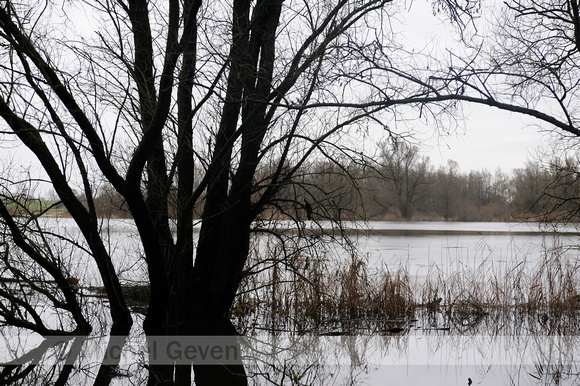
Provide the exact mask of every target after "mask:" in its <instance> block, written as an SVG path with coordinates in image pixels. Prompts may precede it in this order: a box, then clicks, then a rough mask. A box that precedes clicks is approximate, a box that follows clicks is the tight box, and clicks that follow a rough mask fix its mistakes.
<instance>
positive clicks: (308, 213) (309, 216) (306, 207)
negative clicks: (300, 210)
mask: <svg viewBox="0 0 580 386" xmlns="http://www.w3.org/2000/svg"><path fill="white" fill-rule="evenodd" d="M304 210H305V211H306V218H307V219H308V220H312V206H311V205H310V203H309V202H308V201H306V199H304Z"/></svg>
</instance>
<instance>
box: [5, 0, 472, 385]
mask: <svg viewBox="0 0 580 386" xmlns="http://www.w3.org/2000/svg"><path fill="white" fill-rule="evenodd" d="M438 4H439V3H438ZM439 5H440V6H441V7H443V9H445V10H446V11H448V12H450V15H451V17H452V19H454V20H456V21H458V20H459V19H460V17H461V16H462V15H463V13H464V12H466V11H469V7H463V8H462V7H460V6H458V5H457V4H453V5H451V4H450V3H446V2H441V3H440V4H439ZM399 11H400V8H398V5H397V3H396V2H393V1H391V0H368V1H347V0H337V1H319V2H314V3H313V2H308V1H304V2H301V1H292V2H284V1H282V0H275V1H262V0H258V1H249V0H235V1H233V2H227V3H224V2H207V3H202V1H201V0H184V1H178V0H170V1H167V2H160V1H146V0H127V1H108V0H99V1H90V2H89V1H87V2H67V1H62V2H50V1H46V2H44V1H32V0H31V1H20V2H13V1H3V2H1V3H0V55H1V57H2V60H1V63H2V64H0V116H1V117H2V119H3V124H2V126H1V127H2V129H1V130H2V136H3V139H5V140H14V141H16V142H18V143H20V144H21V145H24V146H25V147H26V148H27V149H28V150H29V151H30V152H31V153H32V154H33V159H34V162H36V165H38V166H39V167H40V168H42V170H43V173H44V174H42V176H45V177H42V178H45V179H46V181H47V182H48V183H49V184H50V185H51V186H52V187H53V188H54V190H55V191H56V194H57V195H58V199H59V202H56V203H54V205H62V206H63V207H64V208H65V209H66V211H67V213H68V214H69V215H70V216H71V217H72V221H73V222H74V224H75V227H76V229H77V231H78V233H79V234H80V235H81V238H80V239H72V238H70V237H69V236H68V235H67V234H60V233H59V229H52V230H50V232H51V235H54V236H56V237H58V238H59V240H61V241H63V242H64V243H65V244H66V245H67V246H68V248H70V249H71V250H72V252H70V251H69V256H73V257H72V258H69V259H68V260H67V259H63V254H62V253H59V252H57V251H54V250H53V249H51V245H52V242H51V241H50V240H49V239H48V238H47V237H45V235H46V232H49V231H48V230H47V228H46V222H45V221H42V219H41V218H40V215H41V214H42V213H44V211H45V210H46V209H47V208H46V207H43V208H39V210H32V209H31V207H30V205H29V204H28V201H27V200H28V199H29V198H30V197H32V196H34V189H33V188H30V187H29V188H27V189H25V191H24V192H22V194H20V193H18V192H17V189H16V187H17V186H19V184H18V181H23V180H24V181H28V180H30V179H29V178H23V177H21V176H15V177H14V178H4V179H3V180H2V194H3V197H4V198H3V199H2V200H0V215H1V216H2V219H3V221H2V230H3V232H2V234H3V235H4V240H3V242H4V243H5V244H4V245H7V246H8V245H10V248H8V247H7V248H5V250H4V251H3V256H4V258H3V259H2V264H3V267H2V273H3V275H4V274H5V275H4V276H5V277H7V278H8V279H9V280H4V282H3V283H7V282H9V281H11V280H12V281H14V282H16V283H18V284H19V283H22V282H24V281H26V280H27V281H26V282H27V283H28V285H29V287H30V288H31V289H32V290H33V291H37V292H39V293H40V294H41V295H42V296H44V299H45V303H44V305H43V308H42V309H38V308H35V307H34V306H33V305H31V303H30V302H29V301H28V300H27V299H26V298H23V295H22V294H23V293H28V291H16V290H14V287H13V286H7V285H5V286H3V287H2V288H3V289H2V290H1V291H0V323H2V324H5V325H13V326H19V327H23V328H28V329H30V330H33V331H36V332H38V333H40V334H43V335H48V334H87V333H89V332H90V331H91V329H92V328H93V327H94V326H93V325H92V323H90V318H89V317H88V316H87V315H88V313H89V311H88V308H87V307H86V306H85V304H84V303H83V301H82V298H80V297H79V296H77V294H76V292H75V291H76V289H75V286H76V283H75V280H74V277H72V276H71V273H70V265H69V264H70V260H71V259H72V260H74V259H75V257H74V256H75V253H79V254H80V253H82V254H86V255H89V256H90V258H91V259H92V262H93V263H94V264H95V265H96V267H97V271H98V277H99V280H100V281H102V285H103V286H104V288H105V292H106V295H107V299H108V304H109V309H110V317H111V320H112V334H126V333H128V332H129V330H130V328H131V325H132V315H131V312H130V310H129V308H128V307H127V302H126V298H125V295H126V294H124V293H123V288H122V286H121V282H120V279H119V269H120V268H119V267H118V266H117V265H116V263H115V262H114V261H113V259H112V257H111V249H110V247H109V243H108V239H107V234H106V229H105V227H103V226H101V225H102V224H101V222H100V219H99V216H98V214H97V203H96V202H95V199H96V197H97V196H98V195H99V193H100V192H99V187H100V186H106V187H107V188H106V189H109V190H110V187H112V188H113V190H114V191H115V192H116V193H117V194H118V195H120V196H121V197H122V198H123V200H124V205H126V210H128V212H129V213H130V215H131V216H132V218H133V221H134V224H135V226H136V229H137V233H138V235H139V241H140V248H139V250H138V251H136V252H135V254H142V256H143V259H144V261H145V265H146V269H147V277H148V284H149V286H150V291H151V296H150V302H149V305H148V309H147V314H146V317H145V320H144V330H145V333H146V334H147V335H149V336H155V335H229V334H235V330H234V328H233V325H232V324H231V322H230V320H229V318H228V312H229V310H230V307H231V305H232V302H233V300H234V298H235V296H236V292H237V290H238V286H239V284H240V282H241V280H242V279H243V277H244V275H245V274H246V273H247V272H246V271H245V270H244V267H245V264H246V261H247V258H248V254H249V248H250V238H251V230H252V224H253V221H254V220H255V219H256V218H257V217H258V216H260V215H262V217H263V215H264V214H265V213H271V214H272V213H276V211H277V210H279V209H280V208H289V207H290V209H289V210H286V211H284V216H285V217H286V218H294V219H295V220H296V221H297V222H300V221H302V217H303V216H302V214H299V213H304V211H306V213H307V214H308V212H309V211H310V210H313V211H317V212H318V213H327V212H328V210H325V209H324V208H322V207H321V206H319V205H317V204H316V203H307V202H305V200H304V199H305V197H307V196H308V193H307V191H308V190H307V189H305V188H304V187H303V186H302V187H301V185H300V178H298V177H299V176H298V174H299V173H300V170H303V169H302V168H303V166H304V165H305V164H306V163H307V162H308V161H309V160H312V159H331V160H333V161H332V162H333V163H335V164H336V163H343V162H344V163H353V162H354V164H359V163H362V162H364V161H365V160H366V158H365V156H364V155H362V152H361V151H362V150H364V146H363V145H364V144H363V143H362V142H361V139H362V138H364V136H365V133H366V130H367V129H368V127H371V126H375V127H379V128H382V129H383V130H385V131H386V132H387V133H388V134H389V135H391V136H392V135H396V133H395V129H396V122H397V119H399V118H400V117H401V116H402V115H401V114H405V113H407V112H409V111H410V110H408V109H403V110H399V109H398V107H399V106H411V107H417V108H418V110H417V111H420V113H418V114H417V115H420V116H421V117H426V116H428V114H430V113H433V114H437V113H438V112H439V111H440V110H441V109H443V110H445V109H447V108H449V107H453V106H450V104H449V100H451V99H453V98H452V96H453V95H455V94H456V91H457V90H452V91H451V92H450V91H449V90H447V88H446V89H445V90H446V91H445V90H443V88H437V87H435V86H433V85H432V84H430V78H426V77H425V76H424V73H423V72H422V71H419V70H417V71H415V70H412V67H410V65H412V64H418V63H419V62H413V55H412V54H411V53H409V52H406V51H405V50H403V48H402V47H401V46H399V45H398V44H396V41H395V40H394V39H393V34H394V33H395V31H393V30H391V27H392V26H393V25H395V24H396V20H392V19H391V16H392V15H393V14H395V13H396V12H399ZM439 81H441V80H439ZM451 82H456V81H455V80H454V79H449V80H447V82H444V85H445V86H446V87H447V86H448V85H449V83H451ZM427 103H428V104H429V109H427V108H426V107H425V106H427V105H426V104H427ZM337 160H338V161H337ZM347 169H348V167H344V170H347ZM264 170H267V171H269V172H268V173H266V174H264ZM289 186H292V187H293V188H292V189H288V187H289ZM288 192H291V194H290V195H289V193H288ZM319 200H321V202H324V200H323V199H322V198H320V199H319ZM15 208H16V209H18V210H15ZM333 210H334V209H333ZM195 211H199V212H200V213H201V229H200V231H199V237H198V238H194V229H193V223H194V222H193V217H194V216H193V214H194V213H195ZM172 213H173V214H175V215H174V216H172V215H171V214H172ZM272 216H273V217H274V215H272ZM326 217H328V218H334V219H340V215H337V216H335V215H332V216H330V215H327V216H326ZM263 224H267V223H265V222H263ZM43 232H45V233H43ZM138 257H139V256H134V258H135V259H137V258H138ZM14 262H18V263H19V264H21V265H22V266H20V267H15V266H14ZM30 267H32V268H30ZM30 272H35V275H36V276H34V277H33V278H32V279H26V278H30V277H31V276H30V274H29V273H30ZM47 281H51V282H52V283H53V284H54V285H53V286H52V287H51V288H45V287H41V286H40V285H39V284H38V283H41V282H45V283H46V282H47ZM46 304H48V305H49V306H50V307H47V306H46ZM47 310H48V311H47ZM47 312H50V313H54V314H57V315H60V316H59V317H57V318H54V320H58V321H62V320H64V319H66V318H68V320H69V321H70V322H69V323H68V324H67V323H60V324H58V325H55V324H54V323H53V322H52V319H51V318H45V317H44V316H45V314H46V313H47ZM51 323H52V324H51ZM194 370H195V375H196V382H198V383H199V384H219V383H220V382H221V383H222V384H235V383H242V384H243V383H245V382H246V380H245V378H244V377H243V374H244V370H243V368H241V367H240V366H237V367H232V368H229V369H225V370H223V369H221V370H220V369H219V368H217V366H214V367H212V368H211V369H210V368H208V367H200V366H198V367H194ZM155 371H156V374H155V380H160V381H163V380H167V381H169V382H171V381H172V380H173V379H174V380H175V382H177V383H182V382H183V383H187V382H188V380H189V377H190V369H189V368H185V369H183V368H178V371H176V372H174V369H173V367H172V366H166V367H161V368H158V369H155ZM220 371H221V372H220ZM236 375H242V376H236ZM152 379H153V378H150V381H151V382H154V381H155V380H152Z"/></svg>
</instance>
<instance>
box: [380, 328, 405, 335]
mask: <svg viewBox="0 0 580 386" xmlns="http://www.w3.org/2000/svg"><path fill="white" fill-rule="evenodd" d="M403 331H405V329H404V328H403V327H391V328H387V329H386V330H383V332H386V333H388V334H399V333H401V332H403Z"/></svg>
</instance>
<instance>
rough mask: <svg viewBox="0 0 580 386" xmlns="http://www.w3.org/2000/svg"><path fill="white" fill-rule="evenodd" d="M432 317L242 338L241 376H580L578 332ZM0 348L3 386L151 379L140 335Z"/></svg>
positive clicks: (358, 380) (535, 379) (431, 380)
mask: <svg viewBox="0 0 580 386" xmlns="http://www.w3.org/2000/svg"><path fill="white" fill-rule="evenodd" d="M429 318H430V317H429V316H427V315H425V318H422V317H419V318H418V320H417V322H415V327H411V328H407V329H405V330H404V331H403V332H402V333H398V334H393V333H385V332H382V333H375V334H369V333H368V332H365V333H362V334H357V335H336V336H329V335H315V334H306V335H297V334H292V333H272V332H269V333H264V334H256V335H255V336H253V337H241V338H240V339H239V342H240V349H241V352H242V354H243V355H244V358H243V361H244V366H245V370H246V373H247V374H248V375H249V376H250V378H249V380H248V383H249V384H252V385H282V384H284V385H285V384H300V385H328V384H337V385H338V384H340V385H343V384H349V385H358V384H369V385H375V384H382V383H381V382H384V380H385V379H387V378H388V379H389V380H390V382H393V384H396V383H397V382H402V383H413V384H430V385H437V384H440V385H446V384H450V383H455V384H464V383H466V382H467V379H468V378H471V379H472V380H473V382H474V384H477V383H488V384H493V383H497V384H508V383H512V384H550V385H558V384H569V383H575V382H577V381H578V380H579V379H580V377H579V375H578V374H579V373H580V366H578V362H577V360H575V358H578V357H579V356H578V353H580V338H579V336H578V335H576V333H577V332H578V331H576V330H574V331H568V333H569V334H567V335H553V334H552V332H550V331H545V333H544V334H542V333H541V332H540V330H539V329H538V327H537V326H535V327H533V328H530V326H529V324H530V323H529V321H528V322H526V323H522V324H520V325H519V327H518V328H516V327H506V329H496V330H495V331H490V330H487V332H486V333H485V334H483V332H484V331H482V330H480V329H478V328H475V329H474V330H473V331H471V333H468V331H462V332H461V333H460V334H459V333H457V332H458V331H457V330H455V329H451V331H448V330H437V329H431V328H425V329H423V328H422V326H423V323H424V322H425V323H428V322H429ZM514 325H515V324H512V326H514ZM481 326H484V324H482V325H481ZM487 327H489V326H486V328H487ZM454 330H455V332H454ZM532 331H533V332H532ZM4 346H5V347H3V348H2V349H1V350H0V353H1V355H2V357H1V361H2V362H3V363H4V365H3V366H2V368H1V369H0V384H2V385H8V384H10V385H39V384H53V385H65V384H94V385H109V384H111V383H114V384H115V385H141V384H146V383H148V377H149V374H150V373H149V371H148V369H149V364H150V363H151V361H150V358H149V357H148V349H147V342H146V341H145V338H144V336H143V335H140V336H130V337H124V336H123V337H120V336H115V337H88V338H83V337H51V338H47V339H44V340H42V341H41V340H40V339H31V340H30V341H26V339H25V338H22V341H18V339H17V337H16V336H12V337H8V336H7V335H5V344H4ZM5 348H10V349H11V351H10V352H7V351H6V350H5ZM120 350H122V352H121V351H120ZM149 353H150V351H149ZM7 358H11V360H10V361H7V360H6V359H7ZM149 381H150V383H153V384H154V383H155V380H149Z"/></svg>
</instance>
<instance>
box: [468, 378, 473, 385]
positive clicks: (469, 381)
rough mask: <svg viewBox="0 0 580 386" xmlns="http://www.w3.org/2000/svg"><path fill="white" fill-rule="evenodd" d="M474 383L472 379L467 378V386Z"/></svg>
mask: <svg viewBox="0 0 580 386" xmlns="http://www.w3.org/2000/svg"><path fill="white" fill-rule="evenodd" d="M472 383H473V382H472V381H471V378H467V386H471V384H472Z"/></svg>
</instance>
